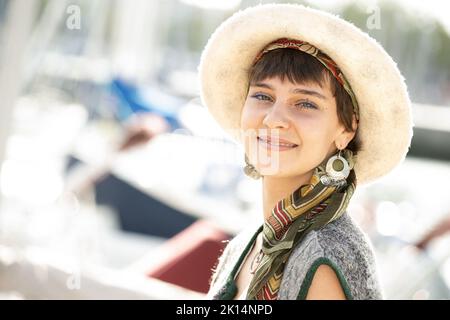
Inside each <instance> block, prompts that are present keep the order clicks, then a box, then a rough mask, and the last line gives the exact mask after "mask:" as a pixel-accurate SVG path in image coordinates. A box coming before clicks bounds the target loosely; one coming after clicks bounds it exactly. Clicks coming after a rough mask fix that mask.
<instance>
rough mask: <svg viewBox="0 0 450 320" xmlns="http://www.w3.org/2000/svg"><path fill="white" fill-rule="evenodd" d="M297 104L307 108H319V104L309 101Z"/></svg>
mask: <svg viewBox="0 0 450 320" xmlns="http://www.w3.org/2000/svg"><path fill="white" fill-rule="evenodd" d="M296 106H298V107H300V108H305V109H317V106H316V105H315V104H314V103H311V102H309V101H301V102H300V103H297V104H296Z"/></svg>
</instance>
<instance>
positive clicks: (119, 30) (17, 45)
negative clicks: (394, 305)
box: [0, 0, 450, 299]
mask: <svg viewBox="0 0 450 320" xmlns="http://www.w3.org/2000/svg"><path fill="white" fill-rule="evenodd" d="M268 2H280V3H281V2H283V3H303V4H307V5H309V6H312V7H315V8H319V9H322V10H325V11H328V12H331V13H334V14H338V15H339V16H341V17H343V18H345V19H346V20H348V21H350V22H352V23H354V24H355V25H356V26H358V27H359V28H361V29H362V30H364V31H365V32H367V33H369V34H370V35H371V36H372V37H374V38H376V39H377V40H378V41H379V42H380V43H381V44H382V45H383V47H384V48H385V49H386V51H387V52H388V53H389V54H390V55H391V56H392V57H393V59H394V60H395V61H396V62H397V64H398V67H399V69H400V70H401V72H402V74H403V75H404V77H405V79H406V83H407V85H408V89H409V93H410V96H411V99H412V101H413V116H414V123H415V128H414V138H413V143H412V147H411V150H410V152H409V154H408V157H407V159H406V161H405V162H404V164H403V165H401V166H400V167H398V168H396V169H395V170H394V171H393V172H392V173H391V174H389V175H388V176H387V177H385V178H383V179H381V180H379V181H378V182H376V183H374V184H372V185H369V186H367V187H362V188H359V189H358V190H357V193H356V195H355V197H354V200H353V202H352V204H351V206H350V207H349V213H350V214H351V215H352V216H353V217H354V218H355V219H356V220H357V221H358V223H359V225H360V226H361V228H362V229H363V230H364V231H365V232H366V233H367V234H368V236H369V237H370V239H371V240H372V244H373V247H374V250H375V253H376V258H377V263H378V268H379V273H380V279H381V283H382V286H383V290H384V294H385V297H386V298H387V299H449V298H450V289H449V288H450V232H447V231H450V191H449V183H450V5H449V4H448V3H447V2H445V1H430V0H428V1H425V2H423V1H406V0H405V1H323V0H321V1H254V0H242V1H241V0H228V1H213V0H208V1H206V0H164V1H163V0H161V1H156V0H152V1H148V0H133V1H125V0H78V1H76V0H71V1H67V0H0V101H1V102H2V103H1V107H0V163H1V173H0V192H1V194H0V299H29V298H32V299H54V298H58V299H95V298H101V299H116V298H121V299H133V298H138V299H191V298H192V299H201V298H203V297H204V293H205V290H206V289H207V284H208V279H209V277H210V270H211V267H213V265H214V263H215V261H216V258H217V256H218V255H219V253H220V250H222V249H223V246H224V245H225V243H226V242H224V241H225V240H227V239H230V238H231V237H232V236H234V235H235V234H236V233H238V232H239V231H240V230H242V228H244V227H245V226H247V225H248V224H249V223H252V222H254V221H257V220H258V219H261V217H262V212H261V190H260V185H259V182H257V181H253V180H250V179H249V178H248V177H246V176H245V175H244V173H243V170H242V168H243V165H244V161H243V159H244V156H243V151H242V150H241V149H240V148H239V147H238V146H237V145H235V144H234V142H233V141H232V140H230V139H229V137H228V136H226V135H225V134H224V133H223V131H222V130H221V129H219V128H218V126H217V125H216V124H215V122H214V121H213V120H212V118H211V117H210V116H209V114H208V113H207V112H206V109H205V108H204V106H202V105H201V101H200V99H199V88H198V82H197V66H198V63H199V58H200V54H201V51H202V48H203V47H204V46H205V44H206V41H207V39H208V37H209V36H210V34H211V33H212V32H213V31H214V30H215V28H216V27H217V26H218V25H219V24H220V23H221V22H222V21H224V20H225V19H226V18H227V17H229V16H230V15H232V14H233V13H234V12H236V11H238V10H239V9H243V8H246V7H249V6H252V5H256V4H258V3H268ZM382 156H383V155H380V157H382Z"/></svg>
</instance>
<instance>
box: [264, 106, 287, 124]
mask: <svg viewBox="0 0 450 320" xmlns="http://www.w3.org/2000/svg"><path fill="white" fill-rule="evenodd" d="M285 109H286V107H285V106H284V105H283V103H281V102H275V103H274V104H273V105H272V107H271V108H270V109H268V111H267V114H266V115H265V117H264V119H263V124H264V125H265V126H267V127H268V128H271V129H281V128H283V129H287V128H289V121H288V118H287V115H286V110H285Z"/></svg>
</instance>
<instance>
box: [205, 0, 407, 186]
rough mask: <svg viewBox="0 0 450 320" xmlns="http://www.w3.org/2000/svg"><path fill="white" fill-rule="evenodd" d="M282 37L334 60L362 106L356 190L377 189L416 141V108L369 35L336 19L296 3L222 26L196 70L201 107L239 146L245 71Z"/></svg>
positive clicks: (252, 12) (249, 13) (243, 14)
mask: <svg viewBox="0 0 450 320" xmlns="http://www.w3.org/2000/svg"><path fill="white" fill-rule="evenodd" d="M279 38H289V39H297V40H303V41H306V42H309V43H310V44H312V45H314V46H315V47H317V48H318V49H319V50H321V51H322V52H324V53H325V54H327V55H328V56H330V58H331V59H333V60H334V61H335V62H336V64H337V65H338V67H339V68H340V69H341V71H342V73H343V74H344V75H345V77H346V78H347V80H348V82H349V83H350V86H351V88H352V90H353V92H354V94H355V96H356V99H357V101H358V105H359V117H360V120H359V126H358V135H359V137H360V140H361V150H360V151H359V152H358V154H357V157H356V161H355V174H356V177H357V181H358V184H364V183H368V182H372V181H374V180H375V179H377V178H379V177H381V176H383V175H385V174H387V173H388V172H389V171H391V170H392V169H393V168H395V167H396V166H397V165H398V164H399V163H400V162H402V161H403V160H404V158H405V156H406V153H407V152H408V149H409V146H410V143H411V139H412V127H413V124H412V117H411V102H410V100H409V96H408V92H407V88H406V85H405V82H404V78H403V76H402V75H401V74H400V71H399V70H398V68H397V65H396V63H395V62H394V61H393V60H392V58H391V57H390V56H389V55H388V54H387V53H386V51H385V50H384V49H383V48H382V47H381V46H380V45H379V44H378V43H377V42H376V41H375V40H374V39H373V38H371V37H370V36H369V35H368V34H366V33H365V32H363V31H361V30H360V29H358V28H357V27H355V26H354V25H353V24H351V23H349V22H347V21H345V20H343V19H341V18H339V17H337V16H334V15H332V14H329V13H326V12H323V11H319V10H315V9H311V8H307V7H304V6H302V5H296V4H269V5H259V6H256V7H251V8H247V9H245V10H242V11H239V12H237V13H235V14H234V15H233V16H231V17H230V18H228V19H227V20H226V21H224V22H223V23H222V24H221V25H220V26H219V27H218V28H217V30H216V31H215V32H214V33H213V34H212V36H211V37H210V39H209V40H208V43H207V45H206V46H205V48H204V51H203V52H202V55H201V60H200V65H199V68H198V71H199V79H200V88H201V99H202V103H203V104H204V105H205V106H206V107H207V108H208V110H209V111H210V113H211V114H212V116H213V117H214V119H215V120H216V121H217V122H218V123H219V124H220V125H221V127H222V128H223V129H225V131H227V132H228V133H230V134H231V135H232V137H233V138H235V139H236V140H237V141H240V138H239V133H238V132H239V128H240V119H241V112H242V108H243V106H244V103H245V99H246V96H247V92H248V87H249V83H248V70H249V69H250V67H251V66H252V64H253V61H254V59H255V57H256V56H257V54H258V53H259V52H260V51H261V50H262V49H263V48H264V47H265V46H266V45H267V44H268V43H270V42H272V41H274V40H277V39H279Z"/></svg>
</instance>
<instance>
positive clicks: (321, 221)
mask: <svg viewBox="0 0 450 320" xmlns="http://www.w3.org/2000/svg"><path fill="white" fill-rule="evenodd" d="M344 157H345V158H346V159H347V160H348V161H349V162H350V161H351V162H353V155H352V153H351V151H349V150H345V152H344ZM323 174H325V162H324V163H322V164H321V165H320V166H318V167H317V168H316V169H315V171H314V174H313V176H312V177H311V180H310V183H309V184H307V185H303V186H301V187H299V188H298V189H297V190H295V191H294V192H293V193H292V194H291V195H290V196H288V197H286V198H284V199H282V200H280V201H279V202H278V203H277V205H276V206H275V207H274V208H273V210H272V213H271V216H270V217H269V218H268V219H266V221H265V223H264V226H263V245H262V253H263V257H262V260H261V262H260V264H259V265H258V267H257V268H256V271H255V274H254V277H253V279H252V281H251V282H250V286H249V289H248V292H247V300H255V299H256V300H276V299H277V296H278V291H279V289H280V284H281V279H282V275H283V270H284V267H285V264H286V261H287V259H288V258H289V255H290V253H291V251H292V249H293V248H295V247H296V245H297V244H298V243H299V242H300V241H302V239H304V238H305V236H306V235H307V234H308V233H309V232H310V231H312V230H317V229H320V228H322V227H324V226H325V225H327V224H328V223H330V222H332V221H334V220H336V219H337V218H339V217H340V216H341V215H342V214H343V213H344V212H345V210H346V208H347V206H348V203H349V200H350V199H351V197H352V195H353V192H354V190H355V188H356V176H355V173H354V170H351V171H350V175H349V176H348V178H347V184H346V185H344V186H341V187H340V188H337V187H335V186H325V185H323V184H322V183H321V181H320V177H321V176H322V175H323Z"/></svg>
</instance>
